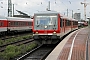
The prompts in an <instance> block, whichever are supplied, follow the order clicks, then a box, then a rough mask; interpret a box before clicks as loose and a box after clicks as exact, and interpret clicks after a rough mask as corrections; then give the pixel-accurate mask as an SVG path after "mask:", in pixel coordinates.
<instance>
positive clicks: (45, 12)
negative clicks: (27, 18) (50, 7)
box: [34, 11, 59, 14]
mask: <svg viewBox="0 0 90 60" xmlns="http://www.w3.org/2000/svg"><path fill="white" fill-rule="evenodd" d="M58 13H59V12H56V11H40V12H37V13H34V14H58Z"/></svg>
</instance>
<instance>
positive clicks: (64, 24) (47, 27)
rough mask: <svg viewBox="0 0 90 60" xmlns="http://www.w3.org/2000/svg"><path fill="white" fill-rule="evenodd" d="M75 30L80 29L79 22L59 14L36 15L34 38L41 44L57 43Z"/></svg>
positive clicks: (43, 13) (40, 13)
mask: <svg viewBox="0 0 90 60" xmlns="http://www.w3.org/2000/svg"><path fill="white" fill-rule="evenodd" d="M75 29H78V21H77V20H75V19H71V18H68V17H66V16H63V15H61V14H60V13H58V12H52V11H46V12H39V13H35V14H34V20H33V28H32V30H33V33H34V34H33V38H34V39H35V40H36V41H37V42H39V43H40V44H52V43H56V42H58V41H59V40H60V38H61V37H63V36H64V35H66V34H67V33H69V32H71V31H73V30H75Z"/></svg>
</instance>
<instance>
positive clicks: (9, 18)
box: [7, 17, 33, 21]
mask: <svg viewBox="0 0 90 60" xmlns="http://www.w3.org/2000/svg"><path fill="white" fill-rule="evenodd" d="M7 19H8V20H15V21H16V20H17V21H32V20H33V19H31V18H20V17H7Z"/></svg>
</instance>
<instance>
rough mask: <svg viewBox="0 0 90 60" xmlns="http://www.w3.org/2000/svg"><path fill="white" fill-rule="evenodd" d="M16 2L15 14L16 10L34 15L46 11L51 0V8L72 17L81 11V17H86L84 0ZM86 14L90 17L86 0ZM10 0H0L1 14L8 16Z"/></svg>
mask: <svg viewBox="0 0 90 60" xmlns="http://www.w3.org/2000/svg"><path fill="white" fill-rule="evenodd" d="M11 1H12V4H14V14H19V13H17V12H16V10H20V11H22V12H25V13H27V14H28V15H34V13H35V12H40V11H46V9H47V7H48V2H49V1H50V10H53V11H57V12H60V13H62V14H65V15H67V9H68V16H69V17H72V10H73V14H74V13H81V19H84V5H83V4H81V2H84V0H11ZM86 3H87V6H86V16H87V17H90V8H89V7H90V1H89V0H86ZM7 9H8V0H0V15H1V16H7V12H8V11H7Z"/></svg>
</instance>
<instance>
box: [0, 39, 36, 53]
mask: <svg viewBox="0 0 90 60" xmlns="http://www.w3.org/2000/svg"><path fill="white" fill-rule="evenodd" d="M33 41H34V40H33V39H28V40H21V41H17V42H13V43H10V44H6V45H3V46H0V52H2V51H4V50H5V48H6V46H8V45H16V46H19V45H21V44H27V43H30V42H33Z"/></svg>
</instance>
